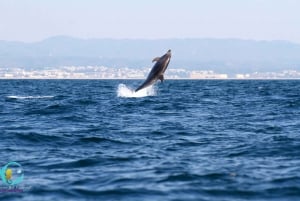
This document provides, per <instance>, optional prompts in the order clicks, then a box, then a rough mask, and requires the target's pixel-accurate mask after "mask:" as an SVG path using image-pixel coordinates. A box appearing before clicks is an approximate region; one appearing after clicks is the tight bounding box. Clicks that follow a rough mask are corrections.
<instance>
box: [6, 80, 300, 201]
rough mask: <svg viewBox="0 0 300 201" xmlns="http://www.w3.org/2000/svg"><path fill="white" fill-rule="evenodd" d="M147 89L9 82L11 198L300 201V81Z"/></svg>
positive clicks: (132, 84) (124, 84)
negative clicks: (16, 183) (13, 165)
mask: <svg viewBox="0 0 300 201" xmlns="http://www.w3.org/2000/svg"><path fill="white" fill-rule="evenodd" d="M141 82H142V81H137V80H136V81H130V80H127V81H122V80H106V81H103V80H0V84H1V88H0V133H1V141H0V154H1V159H0V162H1V166H3V165H5V164H6V163H8V162H10V161H17V162H18V163H20V164H21V165H22V168H23V170H24V180H23V182H22V184H20V185H23V186H25V187H27V188H28V189H27V190H25V191H24V192H19V193H16V192H10V193H7V192H2V193H0V199H1V200H54V199H57V200H228V201H232V200H233V201H234V200H299V199H300V81H297V80H296V81H295V80H294V81H293V80H286V81H259V80H248V81H237V80H231V81H230V80H229V81H221V80H207V81H191V80H189V81H184V80H180V81H179V80H178V81H172V80H166V81H165V82H164V83H163V84H158V85H157V86H155V87H152V88H148V89H145V91H142V92H138V94H136V93H134V92H132V91H131V88H132V89H134V88H136V87H137V86H138V85H139V84H140V83H141ZM3 186H4V184H3V183H1V184H0V187H2V188H3Z"/></svg>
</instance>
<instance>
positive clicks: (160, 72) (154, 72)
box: [135, 50, 171, 92]
mask: <svg viewBox="0 0 300 201" xmlns="http://www.w3.org/2000/svg"><path fill="white" fill-rule="evenodd" d="M170 59H171V50H168V52H167V53H166V54H164V55H163V56H161V57H155V58H154V59H153V60H152V62H155V61H156V63H155V64H154V66H153V68H152V69H151V71H150V73H149V75H148V77H147V79H146V80H145V82H144V83H143V84H142V85H141V86H139V87H138V88H137V89H136V90H135V92H137V91H139V90H141V89H143V88H146V87H148V86H150V85H152V84H154V83H155V82H156V81H157V80H160V81H161V82H163V81H164V73H165V71H166V69H167V67H168V65H169V63H170Z"/></svg>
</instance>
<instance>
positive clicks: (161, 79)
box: [158, 74, 165, 82]
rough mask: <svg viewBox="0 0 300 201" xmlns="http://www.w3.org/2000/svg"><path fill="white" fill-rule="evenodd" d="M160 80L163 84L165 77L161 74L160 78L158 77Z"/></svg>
mask: <svg viewBox="0 0 300 201" xmlns="http://www.w3.org/2000/svg"><path fill="white" fill-rule="evenodd" d="M158 79H159V80H160V81H161V82H163V81H164V79H165V78H164V75H163V74H161V75H160V76H159V77H158Z"/></svg>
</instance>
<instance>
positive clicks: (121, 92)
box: [117, 84, 157, 98]
mask: <svg viewBox="0 0 300 201" xmlns="http://www.w3.org/2000/svg"><path fill="white" fill-rule="evenodd" d="M156 94H157V93H156V89H155V87H154V85H151V86H149V87H146V88H144V89H142V90H139V91H138V92H135V91H134V90H133V89H131V88H129V87H127V86H126V85H125V84H119V86H118V90H117V95H118V97H123V98H141V97H146V96H156Z"/></svg>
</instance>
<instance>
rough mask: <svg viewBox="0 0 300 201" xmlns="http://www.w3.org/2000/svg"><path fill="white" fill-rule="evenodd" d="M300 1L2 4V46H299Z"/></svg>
mask: <svg viewBox="0 0 300 201" xmlns="http://www.w3.org/2000/svg"><path fill="white" fill-rule="evenodd" d="M299 9H300V1H299V0H105V1H104V0H0V40H8V41H23V42H35V41H40V40H43V39H46V38H49V37H53V36H58V35H64V36H72V37H78V38H85V39H88V38H113V39H124V38H127V39H164V38H239V39H250V40H287V41H291V42H296V43H300V12H299Z"/></svg>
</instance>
